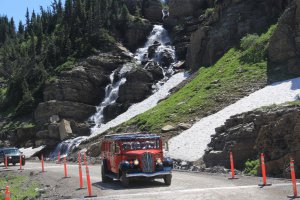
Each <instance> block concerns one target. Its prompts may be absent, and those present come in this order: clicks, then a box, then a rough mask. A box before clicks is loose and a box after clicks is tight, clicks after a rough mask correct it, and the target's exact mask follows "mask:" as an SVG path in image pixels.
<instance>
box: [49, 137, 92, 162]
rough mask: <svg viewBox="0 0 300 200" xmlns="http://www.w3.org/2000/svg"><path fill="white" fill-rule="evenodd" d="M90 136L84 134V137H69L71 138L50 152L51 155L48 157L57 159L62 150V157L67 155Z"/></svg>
mask: <svg viewBox="0 0 300 200" xmlns="http://www.w3.org/2000/svg"><path fill="white" fill-rule="evenodd" d="M87 138H88V137H86V136H82V137H77V138H74V139H69V140H65V141H63V142H61V143H59V144H58V145H57V146H56V148H55V149H54V151H52V152H51V153H50V155H49V156H48V158H49V159H50V160H53V159H56V158H57V155H58V152H60V155H61V157H62V158H63V157H65V156H67V155H68V154H69V152H72V150H74V148H76V147H78V146H79V145H80V143H81V142H82V141H84V140H86V139H87Z"/></svg>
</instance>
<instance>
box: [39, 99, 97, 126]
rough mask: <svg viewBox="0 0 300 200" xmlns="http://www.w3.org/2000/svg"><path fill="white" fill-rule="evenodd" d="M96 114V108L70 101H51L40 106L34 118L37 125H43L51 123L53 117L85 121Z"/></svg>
mask: <svg viewBox="0 0 300 200" xmlns="http://www.w3.org/2000/svg"><path fill="white" fill-rule="evenodd" d="M94 113H96V107H95V106H91V105H87V104H83V103H77V102H70V101H56V100H51V101H47V102H42V103H40V104H39V105H38V107H37V109H36V110H35V113H34V118H35V121H36V123H37V124H39V125H43V124H45V123H49V122H50V117H51V116H52V115H58V116H59V117H60V118H66V119H74V120H77V121H84V120H87V119H88V118H89V117H90V116H92V115H93V114H94Z"/></svg>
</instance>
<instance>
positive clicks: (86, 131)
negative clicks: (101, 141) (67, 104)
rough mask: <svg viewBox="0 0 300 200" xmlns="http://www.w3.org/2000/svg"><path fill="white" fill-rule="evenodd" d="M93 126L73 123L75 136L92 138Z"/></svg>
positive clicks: (72, 127)
mask: <svg viewBox="0 0 300 200" xmlns="http://www.w3.org/2000/svg"><path fill="white" fill-rule="evenodd" d="M90 128H91V125H90V124H88V123H80V122H76V121H73V120H72V121H71V129H72V132H73V135H76V136H90V135H91V129H90Z"/></svg>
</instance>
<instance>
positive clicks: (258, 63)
mask: <svg viewBox="0 0 300 200" xmlns="http://www.w3.org/2000/svg"><path fill="white" fill-rule="evenodd" d="M274 29H275V26H272V27H271V28H270V29H269V31H268V32H267V33H265V34H262V35H261V36H257V35H248V36H246V37H245V38H243V39H242V40H241V45H240V48H232V49H230V50H229V51H228V52H227V53H226V54H225V55H224V56H223V57H222V58H221V59H220V60H219V61H218V62H217V63H216V64H215V65H214V66H212V67H209V68H201V69H200V70H199V71H198V75H197V76H196V77H195V78H194V79H193V80H191V82H190V83H188V84H187V85H186V86H184V87H183V88H182V89H180V90H179V91H177V92H175V93H174V94H173V95H171V96H170V97H169V98H168V99H166V100H165V101H162V102H161V103H159V104H158V105H157V106H156V107H155V108H153V109H151V110H149V111H147V112H145V113H143V114H141V115H139V116H137V117H136V118H134V119H132V120H130V121H129V122H126V123H125V124H124V125H123V126H122V127H126V126H129V127H133V128H137V129H138V130H142V131H152V132H156V133H159V132H160V131H161V128H162V127H163V126H165V125H167V124H171V125H173V126H175V127H176V126H177V124H178V123H179V122H187V123H194V122H195V121H198V120H199V119H200V118H202V117H205V116H207V115H210V114H212V113H215V112H216V111H218V110H221V109H222V108H224V107H225V106H227V105H229V104H232V103H233V102H235V101H236V100H238V99H240V98H242V97H244V96H246V95H248V94H250V93H252V92H253V91H255V90H257V89H259V88H261V87H263V86H265V85H266V83H267V73H266V70H267V57H266V51H267V48H268V40H269V38H270V36H271V35H272V33H273V31H274ZM121 130H122V129H121Z"/></svg>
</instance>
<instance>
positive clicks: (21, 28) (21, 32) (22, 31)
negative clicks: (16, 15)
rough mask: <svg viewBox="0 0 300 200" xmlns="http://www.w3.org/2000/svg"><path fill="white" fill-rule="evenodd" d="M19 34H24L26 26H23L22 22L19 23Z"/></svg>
mask: <svg viewBox="0 0 300 200" xmlns="http://www.w3.org/2000/svg"><path fill="white" fill-rule="evenodd" d="M18 33H19V35H23V34H24V26H23V24H22V21H19V26H18Z"/></svg>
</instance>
